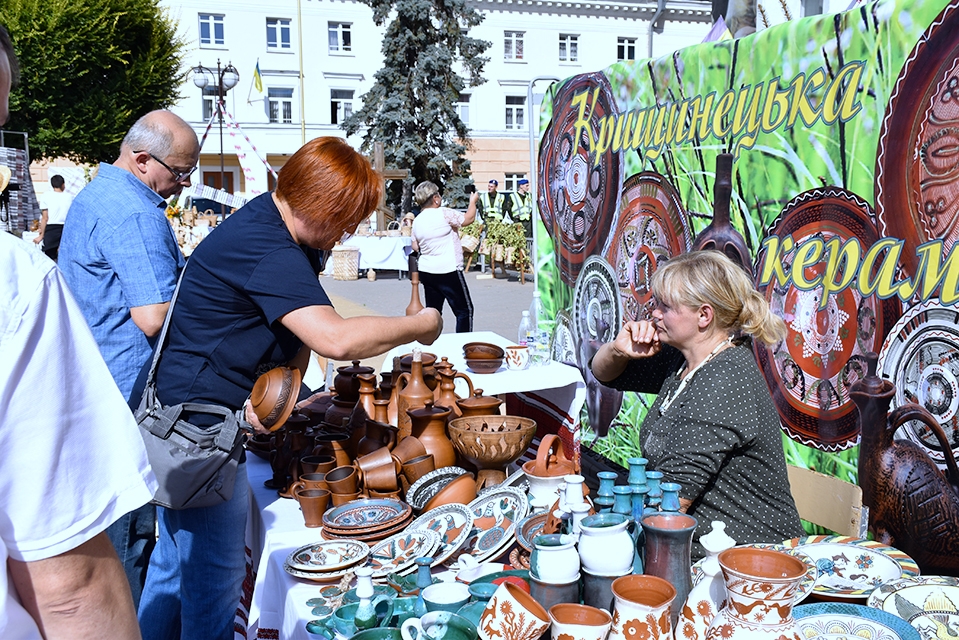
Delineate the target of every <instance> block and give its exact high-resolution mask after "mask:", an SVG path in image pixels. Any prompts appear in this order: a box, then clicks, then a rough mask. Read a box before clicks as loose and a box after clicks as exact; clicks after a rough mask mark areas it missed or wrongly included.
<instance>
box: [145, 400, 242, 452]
mask: <svg viewBox="0 0 959 640" xmlns="http://www.w3.org/2000/svg"><path fill="white" fill-rule="evenodd" d="M183 412H191V413H194V412H195V413H208V414H214V415H218V416H220V417H221V418H222V421H221V423H220V430H219V431H218V432H217V434H216V438H215V439H214V444H215V445H216V447H217V448H219V449H221V450H223V451H226V452H230V451H232V450H233V447H234V446H236V439H237V435H238V434H239V432H240V422H239V419H238V417H237V414H236V413H235V412H233V411H230V410H229V409H227V408H226V407H222V406H220V405H216V404H202V403H199V402H183V403H181V404H175V405H171V406H168V407H156V410H155V411H154V413H153V415H152V418H153V419H152V420H146V421H143V422H141V426H142V427H143V428H145V429H147V430H148V431H149V432H150V433H152V434H153V435H155V436H156V437H158V438H162V439H164V440H165V439H167V438H168V437H169V436H170V433H171V432H172V431H173V429H174V427H175V426H177V424H178V421H179V420H180V414H182V413H183ZM178 432H179V433H180V435H182V436H184V437H187V438H189V439H191V440H193V441H194V442H199V441H201V440H203V439H204V438H208V437H209V432H207V431H206V430H204V429H200V428H199V427H194V426H193V425H192V424H190V423H188V422H179V428H178Z"/></svg>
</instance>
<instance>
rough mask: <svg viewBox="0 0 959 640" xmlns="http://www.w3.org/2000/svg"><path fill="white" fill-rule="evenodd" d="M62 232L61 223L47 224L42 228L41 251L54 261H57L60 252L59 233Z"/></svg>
mask: <svg viewBox="0 0 959 640" xmlns="http://www.w3.org/2000/svg"><path fill="white" fill-rule="evenodd" d="M62 233H63V225H62V224H48V225H47V226H46V228H45V229H44V230H43V252H44V253H45V254H47V256H48V257H49V258H50V259H51V260H53V261H54V262H56V261H57V257H58V256H59V254H60V235H61V234H62Z"/></svg>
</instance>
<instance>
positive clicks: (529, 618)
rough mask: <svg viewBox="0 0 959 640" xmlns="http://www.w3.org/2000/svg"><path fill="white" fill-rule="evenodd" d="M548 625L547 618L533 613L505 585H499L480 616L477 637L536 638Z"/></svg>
mask: <svg viewBox="0 0 959 640" xmlns="http://www.w3.org/2000/svg"><path fill="white" fill-rule="evenodd" d="M507 584H508V583H507ZM513 587H514V588H516V587H515V585H513ZM517 590H518V589H517ZM527 597H528V596H527ZM535 604H536V602H535V600H534V601H532V605H535ZM542 613H543V614H545V613H546V612H545V611H542ZM548 627H549V619H548V618H540V617H538V615H534V614H533V613H532V612H531V611H530V610H529V609H527V608H526V607H524V606H523V604H522V603H521V601H519V600H518V599H517V597H516V596H514V595H513V594H512V593H511V592H510V591H509V589H508V588H507V587H506V585H500V588H499V589H497V590H496V592H495V593H494V594H493V597H492V598H490V600H489V603H488V604H487V605H486V609H484V610H483V615H482V616H481V617H480V623H479V637H480V638H481V639H482V640H493V638H498V639H499V640H536V639H537V638H539V637H540V635H542V633H543V632H544V631H546V629H547V628H548Z"/></svg>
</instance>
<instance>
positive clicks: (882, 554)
mask: <svg viewBox="0 0 959 640" xmlns="http://www.w3.org/2000/svg"><path fill="white" fill-rule="evenodd" d="M783 545H785V546H786V547H789V548H794V549H799V550H800V551H802V552H803V553H805V554H806V555H808V556H809V557H810V558H812V560H813V561H814V562H815V563H816V567H817V568H818V569H819V579H818V580H817V581H816V586H815V587H813V591H814V592H815V593H821V594H826V595H829V596H830V597H834V598H852V599H865V598H866V597H867V596H868V595H869V594H870V593H871V592H872V590H873V589H875V588H876V587H877V586H879V585H880V584H882V583H883V582H887V581H889V580H895V579H896V578H899V577H900V576H917V575H919V566H918V565H917V564H916V562H915V561H914V560H913V559H912V558H910V557H909V556H908V555H906V554H905V553H903V552H902V551H899V550H898V549H894V548H892V547H889V546H887V545H884V544H881V543H879V542H875V541H872V540H860V539H858V538H851V537H848V536H806V537H802V538H793V539H791V540H786V541H785V542H783Z"/></svg>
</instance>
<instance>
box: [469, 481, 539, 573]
mask: <svg viewBox="0 0 959 640" xmlns="http://www.w3.org/2000/svg"><path fill="white" fill-rule="evenodd" d="M467 506H468V507H469V509H470V511H472V513H473V529H472V531H470V536H469V538H467V540H466V543H465V545H464V547H465V549H466V551H465V553H468V554H469V555H471V556H473V559H475V560H476V561H477V562H479V563H482V562H485V561H486V560H489V559H490V558H495V557H496V556H497V555H498V554H500V553H502V552H503V551H504V550H505V549H506V547H508V546H509V545H510V544H512V542H513V539H514V535H515V532H516V525H517V523H519V521H520V520H522V519H523V518H525V517H526V515H527V513H528V512H529V501H528V500H527V498H526V494H525V493H524V492H523V491H522V490H520V489H516V488H514V487H501V488H499V489H497V490H495V491H490V492H489V493H486V494H484V495H482V496H480V497H479V498H477V499H476V500H473V501H472V502H471V503H469V505H467Z"/></svg>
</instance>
